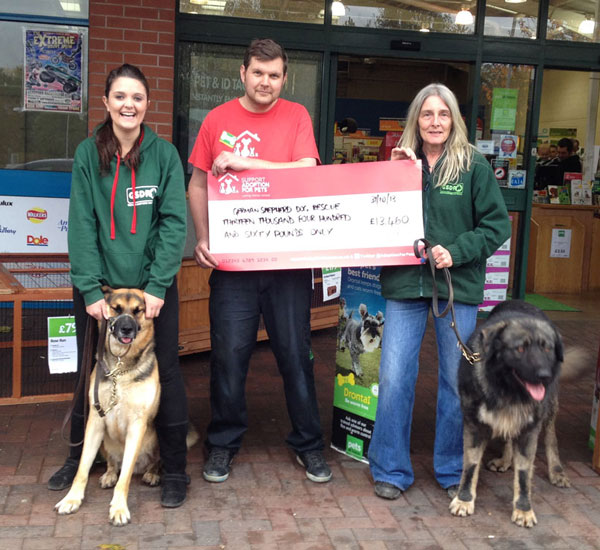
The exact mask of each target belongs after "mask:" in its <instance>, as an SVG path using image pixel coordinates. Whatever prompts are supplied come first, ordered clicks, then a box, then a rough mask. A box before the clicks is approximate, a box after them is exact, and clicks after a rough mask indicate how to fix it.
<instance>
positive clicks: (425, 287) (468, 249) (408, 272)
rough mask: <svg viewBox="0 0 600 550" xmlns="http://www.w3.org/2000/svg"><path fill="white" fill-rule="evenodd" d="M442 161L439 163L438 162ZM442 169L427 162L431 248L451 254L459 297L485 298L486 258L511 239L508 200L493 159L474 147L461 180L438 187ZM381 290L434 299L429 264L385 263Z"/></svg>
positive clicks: (398, 296) (442, 286) (440, 283)
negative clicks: (386, 264) (494, 168)
mask: <svg viewBox="0 0 600 550" xmlns="http://www.w3.org/2000/svg"><path fill="white" fill-rule="evenodd" d="M439 164H440V163H439V162H438V163H436V165H437V166H439ZM438 175H439V174H438V173H437V171H436V170H435V168H434V170H433V173H430V172H429V170H428V168H427V167H426V166H425V162H424V166H423V223H424V226H425V238H426V239H427V240H428V241H429V242H430V243H431V246H432V247H433V246H435V245H438V244H441V245H442V246H443V247H444V248H446V249H447V250H448V252H450V254H451V255H452V262H453V265H452V267H451V268H450V273H451V275H452V285H453V287H454V299H455V300H456V301H457V302H461V303H464V304H472V305H476V304H480V303H481V302H482V301H483V285H484V282H485V264H486V259H487V258H488V257H489V256H491V255H492V254H493V253H494V252H495V251H496V250H497V249H498V247H499V246H500V245H501V244H503V243H504V242H505V241H506V240H507V239H508V238H509V237H510V222H509V219H508V212H507V211H506V205H505V204H504V199H503V198H502V194H501V193H500V188H499V187H498V182H497V181H496V178H495V177H494V173H493V171H492V168H491V166H490V163H489V162H488V161H487V160H486V159H485V157H484V156H483V155H482V154H481V153H479V152H477V151H474V155H473V161H472V163H471V168H470V169H469V170H468V171H467V172H464V173H463V174H462V175H461V177H460V180H459V181H458V182H456V183H452V184H448V185H444V186H443V187H435V182H436V181H437V178H438ZM380 280H381V294H382V295H383V296H384V297H385V298H390V299H394V300H410V299H416V298H431V295H432V277H431V270H430V267H429V265H428V264H421V265H415V266H398V267H396V266H393V267H384V268H382V270H381V277H380ZM436 283H437V287H438V292H439V297H440V298H443V299H446V298H447V297H448V288H447V286H446V282H445V279H444V277H443V274H442V273H441V271H439V270H438V271H437V272H436Z"/></svg>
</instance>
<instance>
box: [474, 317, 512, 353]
mask: <svg viewBox="0 0 600 550" xmlns="http://www.w3.org/2000/svg"><path fill="white" fill-rule="evenodd" d="M507 324H508V323H507V322H506V321H499V322H498V323H494V324H492V325H489V326H484V327H483V328H482V329H481V331H480V332H479V336H478V340H479V346H480V347H479V349H480V350H481V351H482V352H483V354H484V355H485V356H486V357H489V356H490V355H491V354H493V353H494V351H495V350H496V348H497V347H498V346H501V345H502V342H499V340H498V337H499V336H500V334H502V331H503V330H504V329H505V328H506V326H507Z"/></svg>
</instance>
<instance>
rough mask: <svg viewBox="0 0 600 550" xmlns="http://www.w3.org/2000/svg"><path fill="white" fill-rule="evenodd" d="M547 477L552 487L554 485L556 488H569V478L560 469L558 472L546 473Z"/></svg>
mask: <svg viewBox="0 0 600 550" xmlns="http://www.w3.org/2000/svg"><path fill="white" fill-rule="evenodd" d="M548 477H549V478H550V483H552V485H556V487H570V486H571V482H570V481H569V478H568V476H567V474H565V472H564V470H563V469H562V467H561V468H560V470H556V471H554V472H548Z"/></svg>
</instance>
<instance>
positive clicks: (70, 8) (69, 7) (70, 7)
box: [60, 2, 81, 11]
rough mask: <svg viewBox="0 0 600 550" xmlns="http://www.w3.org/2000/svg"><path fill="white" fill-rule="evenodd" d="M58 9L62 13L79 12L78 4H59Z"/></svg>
mask: <svg viewBox="0 0 600 550" xmlns="http://www.w3.org/2000/svg"><path fill="white" fill-rule="evenodd" d="M60 7H61V8H62V9H63V11H81V6H80V5H79V2H61V3H60Z"/></svg>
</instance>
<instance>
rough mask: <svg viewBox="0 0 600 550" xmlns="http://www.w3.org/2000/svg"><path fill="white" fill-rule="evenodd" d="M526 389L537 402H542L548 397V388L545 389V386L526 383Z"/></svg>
mask: <svg viewBox="0 0 600 550" xmlns="http://www.w3.org/2000/svg"><path fill="white" fill-rule="evenodd" d="M525 389H526V390H527V391H528V392H529V395H531V397H533V398H534V399H535V400H536V401H541V400H542V399H544V395H546V388H544V385H543V384H530V383H529V382H525Z"/></svg>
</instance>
